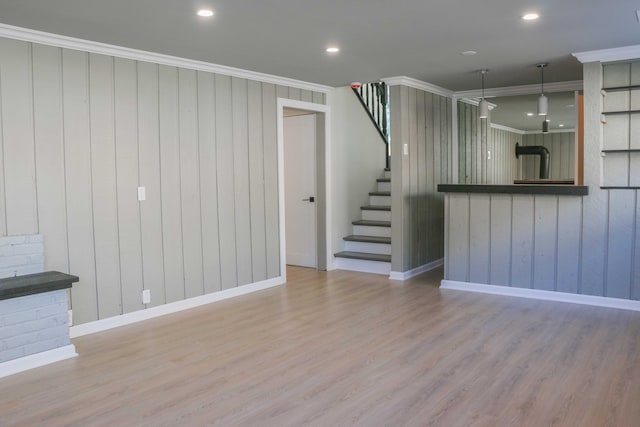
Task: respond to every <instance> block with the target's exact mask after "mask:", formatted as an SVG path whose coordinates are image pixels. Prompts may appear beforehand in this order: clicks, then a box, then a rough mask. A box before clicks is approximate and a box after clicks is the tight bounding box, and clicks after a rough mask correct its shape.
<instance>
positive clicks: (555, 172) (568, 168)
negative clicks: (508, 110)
mask: <svg viewBox="0 0 640 427" xmlns="http://www.w3.org/2000/svg"><path fill="white" fill-rule="evenodd" d="M575 139H576V134H575V132H554V133H547V134H542V133H540V134H525V135H522V140H521V141H520V145H542V146H543V147H546V148H547V149H548V150H549V157H550V161H549V178H550V179H573V178H574V176H575V173H574V169H575V155H574V153H575ZM520 164H521V166H520V167H521V170H520V171H519V175H520V176H521V177H522V178H521V179H537V178H538V177H539V171H540V169H539V168H540V158H539V156H523V157H522V162H521V163H520Z"/></svg>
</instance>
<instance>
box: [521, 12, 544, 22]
mask: <svg viewBox="0 0 640 427" xmlns="http://www.w3.org/2000/svg"><path fill="white" fill-rule="evenodd" d="M538 18H540V15H538V14H537V13H527V14H525V15H522V19H524V20H525V21H535V20H536V19H538Z"/></svg>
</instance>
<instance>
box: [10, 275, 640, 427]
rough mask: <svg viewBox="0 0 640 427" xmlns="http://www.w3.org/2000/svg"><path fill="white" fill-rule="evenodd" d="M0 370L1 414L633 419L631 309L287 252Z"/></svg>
mask: <svg viewBox="0 0 640 427" xmlns="http://www.w3.org/2000/svg"><path fill="white" fill-rule="evenodd" d="M287 275H288V279H289V280H288V283H287V285H286V286H282V287H277V288H273V289H269V290H265V291H261V292H257V293H254V294H250V295H246V296H242V297H237V298H234V299H231V300H225V301H220V302H216V303H214V304H210V305H207V306H203V307H199V308H196V309H192V310H189V311H185V312H181V313H176V314H173V315H168V316H164V317H161V318H157V319H154V320H149V321H146V322H142V323H138V324H134V325H130V326H126V327H121V328H117V329H113V330H110V331H105V332H102V333H98V334H93V335H89V336H84V337H79V338H76V339H74V340H73V342H74V344H75V345H76V347H77V350H78V352H79V354H80V355H79V357H77V358H75V359H72V360H66V361H62V362H59V363H55V364H52V365H49V366H46V367H43V368H38V369H34V370H31V371H28V372H24V373H20V374H16V375H13V376H10V377H6V378H4V379H2V380H0V396H2V398H1V399H0V426H33V425H46V426H93V425H95V426H130V425H148V426H163V425H166V426H177V425H180V426H187V425H196V426H200V425H220V426H236V425H242V426H254V425H255V426H278V427H280V426H306V425H309V426H350V425H358V426H379V425H380V426H400V425H402V426H446V427H452V426H453V427H455V426H465V427H466V426H492V427H493V426H541V425H545V426H546V425H549V426H571V427H574V426H625V427H626V426H630V427H632V426H638V425H640V405H638V402H639V401H640V313H635V312H629V311H622V310H614V309H604V308H594V307H587V306H580V305H572V304H564V303H554V302H546V301H535V300H527V299H517V298H510V297H502V296H493V295H482V294H471V293H464V292H458V291H449V290H440V289H439V288H438V284H439V281H440V279H441V275H442V272H441V271H434V272H432V273H429V274H426V275H423V276H421V277H418V278H415V279H412V280H409V281H407V282H404V283H400V282H394V281H389V280H387V279H386V278H384V277H382V276H377V275H369V274H361V273H353V272H344V271H334V272H329V273H325V272H316V271H314V270H310V269H303V268H289V269H288V271H287Z"/></svg>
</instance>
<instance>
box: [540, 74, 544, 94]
mask: <svg viewBox="0 0 640 427" xmlns="http://www.w3.org/2000/svg"><path fill="white" fill-rule="evenodd" d="M540 75H541V77H542V95H544V67H540Z"/></svg>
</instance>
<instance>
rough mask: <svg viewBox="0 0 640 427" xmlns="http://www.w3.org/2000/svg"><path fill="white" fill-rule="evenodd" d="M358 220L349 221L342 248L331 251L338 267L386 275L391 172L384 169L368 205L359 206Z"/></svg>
mask: <svg viewBox="0 0 640 427" xmlns="http://www.w3.org/2000/svg"><path fill="white" fill-rule="evenodd" d="M360 211H361V215H362V217H361V219H359V220H357V221H353V222H352V224H353V234H351V235H349V236H346V237H344V238H343V240H344V250H343V251H342V252H338V253H336V254H334V256H335V257H336V263H335V266H336V268H338V269H341V270H352V271H362V272H367V273H377V274H389V273H390V272H391V173H390V172H389V170H388V169H385V172H384V177H383V178H378V180H377V188H376V191H373V192H371V193H369V204H368V205H366V206H362V207H361V208H360Z"/></svg>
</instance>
